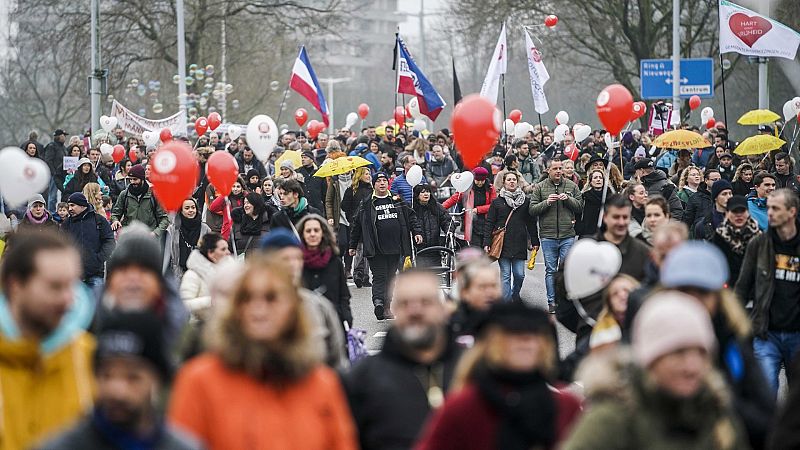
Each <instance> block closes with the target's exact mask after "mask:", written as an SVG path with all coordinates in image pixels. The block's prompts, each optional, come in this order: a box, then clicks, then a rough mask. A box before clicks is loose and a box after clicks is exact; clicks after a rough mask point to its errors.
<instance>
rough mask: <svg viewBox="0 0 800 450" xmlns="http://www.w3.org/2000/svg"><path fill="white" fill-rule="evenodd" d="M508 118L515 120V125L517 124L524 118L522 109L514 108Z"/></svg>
mask: <svg viewBox="0 0 800 450" xmlns="http://www.w3.org/2000/svg"><path fill="white" fill-rule="evenodd" d="M508 118H509V119H511V121H512V122H514V125H516V124H517V123H518V122H519V121H520V120H522V111H520V110H518V109H513V110H511V112H510V113H508Z"/></svg>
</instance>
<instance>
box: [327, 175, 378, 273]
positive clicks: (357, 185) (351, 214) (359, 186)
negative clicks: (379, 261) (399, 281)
mask: <svg viewBox="0 0 800 450" xmlns="http://www.w3.org/2000/svg"><path fill="white" fill-rule="evenodd" d="M352 178H353V180H352V183H351V184H350V187H348V188H347V189H346V190H345V191H344V196H343V197H342V204H341V210H342V212H343V213H344V215H345V216H346V217H347V221H348V223H349V225H350V226H349V229H348V234H347V241H339V246H340V248H341V247H342V246H349V245H350V236H351V235H352V229H353V227H354V226H355V218H356V212H357V211H358V208H359V207H360V206H361V203H362V202H363V201H364V199H367V198H369V197H371V196H372V193H373V191H374V189H373V188H372V173H371V172H370V170H369V169H368V168H366V167H359V168H358V169H356V170H355V172H354V174H353V177H352ZM329 192H330V191H329ZM328 217H331V215H329V216H328ZM340 222H341V220H340ZM329 223H330V222H329ZM342 253H345V252H344V251H343V252H342ZM348 256H350V255H349V252H348ZM352 258H353V261H352V263H351V266H352V272H351V274H352V277H353V282H354V283H355V285H356V287H357V288H361V287H362V286H366V287H371V286H372V283H371V282H370V281H369V263H368V262H367V258H366V257H364V244H363V243H359V244H358V247H356V254H355V255H354V256H352Z"/></svg>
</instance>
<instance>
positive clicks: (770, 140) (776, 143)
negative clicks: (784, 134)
mask: <svg viewBox="0 0 800 450" xmlns="http://www.w3.org/2000/svg"><path fill="white" fill-rule="evenodd" d="M785 143H786V141H784V140H783V139H781V138H777V137H775V136H772V135H770V134H759V135H758V136H750V137H749V138H747V139H745V140H743V141H742V142H741V143H740V144H739V146H738V147H736V150H734V153H736V154H737V155H740V156H745V155H760V154H762V153H767V152H771V151H773V150H777V149H779V148H781V147H782V146H783V144H785Z"/></svg>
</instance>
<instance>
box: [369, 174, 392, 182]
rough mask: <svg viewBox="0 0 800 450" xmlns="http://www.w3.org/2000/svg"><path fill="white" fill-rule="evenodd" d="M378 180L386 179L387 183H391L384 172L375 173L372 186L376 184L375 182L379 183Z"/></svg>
mask: <svg viewBox="0 0 800 450" xmlns="http://www.w3.org/2000/svg"><path fill="white" fill-rule="evenodd" d="M378 178H385V179H386V181H389V177H388V176H387V175H386V174H385V173H383V172H375V173H374V174H373V175H372V184H375V182H376V181H378Z"/></svg>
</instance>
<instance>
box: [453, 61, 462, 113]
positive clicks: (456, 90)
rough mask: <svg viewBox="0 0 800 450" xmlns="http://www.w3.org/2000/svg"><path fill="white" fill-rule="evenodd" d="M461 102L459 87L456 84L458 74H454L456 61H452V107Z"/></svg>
mask: <svg viewBox="0 0 800 450" xmlns="http://www.w3.org/2000/svg"><path fill="white" fill-rule="evenodd" d="M460 101H461V86H460V85H459V84H458V74H457V73H456V60H455V59H453V106H455V105H456V104H458V102H460Z"/></svg>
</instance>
